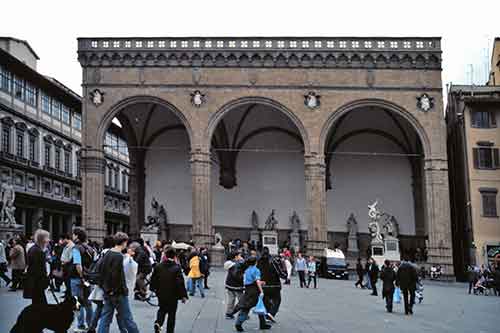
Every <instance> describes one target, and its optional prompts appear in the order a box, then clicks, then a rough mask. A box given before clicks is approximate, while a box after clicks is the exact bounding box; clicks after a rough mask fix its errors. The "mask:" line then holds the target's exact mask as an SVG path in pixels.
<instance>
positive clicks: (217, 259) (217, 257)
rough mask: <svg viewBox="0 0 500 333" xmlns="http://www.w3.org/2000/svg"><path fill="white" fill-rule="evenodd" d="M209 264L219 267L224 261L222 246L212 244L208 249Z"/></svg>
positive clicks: (224, 255)
mask: <svg viewBox="0 0 500 333" xmlns="http://www.w3.org/2000/svg"><path fill="white" fill-rule="evenodd" d="M209 253H210V265H211V266H214V267H221V266H223V265H224V262H225V261H226V254H225V250H224V247H223V246H213V247H212V248H211V249H210V250H209Z"/></svg>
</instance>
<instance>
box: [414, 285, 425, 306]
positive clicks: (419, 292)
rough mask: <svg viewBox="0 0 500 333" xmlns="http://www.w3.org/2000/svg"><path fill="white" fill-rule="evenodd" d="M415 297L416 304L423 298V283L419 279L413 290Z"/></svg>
mask: <svg viewBox="0 0 500 333" xmlns="http://www.w3.org/2000/svg"><path fill="white" fill-rule="evenodd" d="M415 298H416V299H418V304H420V303H422V301H423V300H424V284H423V283H422V280H421V279H418V280H417V289H416V290H415Z"/></svg>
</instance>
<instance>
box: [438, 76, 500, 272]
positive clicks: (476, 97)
mask: <svg viewBox="0 0 500 333" xmlns="http://www.w3.org/2000/svg"><path fill="white" fill-rule="evenodd" d="M446 120H447V125H448V156H449V169H450V173H449V174H450V195H451V220H452V231H453V243H454V244H453V245H454V262H455V272H456V274H457V277H460V275H462V277H464V276H463V273H464V272H465V269H466V266H467V265H468V264H476V265H483V264H485V265H486V264H491V263H493V262H494V261H498V260H500V217H499V216H498V212H499V206H500V196H499V195H498V191H499V189H500V161H499V147H500V129H499V127H498V123H499V122H500V86H492V85H491V86H488V85H486V86H464V85H453V86H451V87H450V89H449V93H448V106H447V109H446Z"/></svg>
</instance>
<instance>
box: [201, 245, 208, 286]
mask: <svg viewBox="0 0 500 333" xmlns="http://www.w3.org/2000/svg"><path fill="white" fill-rule="evenodd" d="M200 272H201V274H203V282H204V288H205V289H210V288H209V287H208V276H209V275H210V258H209V257H208V250H207V249H206V248H202V249H200Z"/></svg>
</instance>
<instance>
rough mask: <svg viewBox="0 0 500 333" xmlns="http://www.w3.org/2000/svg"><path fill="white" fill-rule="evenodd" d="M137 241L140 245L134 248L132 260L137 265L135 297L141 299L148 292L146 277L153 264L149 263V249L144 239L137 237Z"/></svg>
mask: <svg viewBox="0 0 500 333" xmlns="http://www.w3.org/2000/svg"><path fill="white" fill-rule="evenodd" d="M137 243H139V245H140V247H138V248H137V249H136V251H135V256H134V260H135V261H136V262H137V264H138V265H139V268H138V273H137V283H136V289H137V292H136V293H135V298H136V299H139V300H143V299H144V298H145V297H146V296H147V294H148V288H147V284H146V277H147V276H148V275H149V274H151V272H152V271H153V265H152V264H151V260H150V253H149V250H148V249H147V248H146V247H145V245H144V240H143V239H138V240H137Z"/></svg>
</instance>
